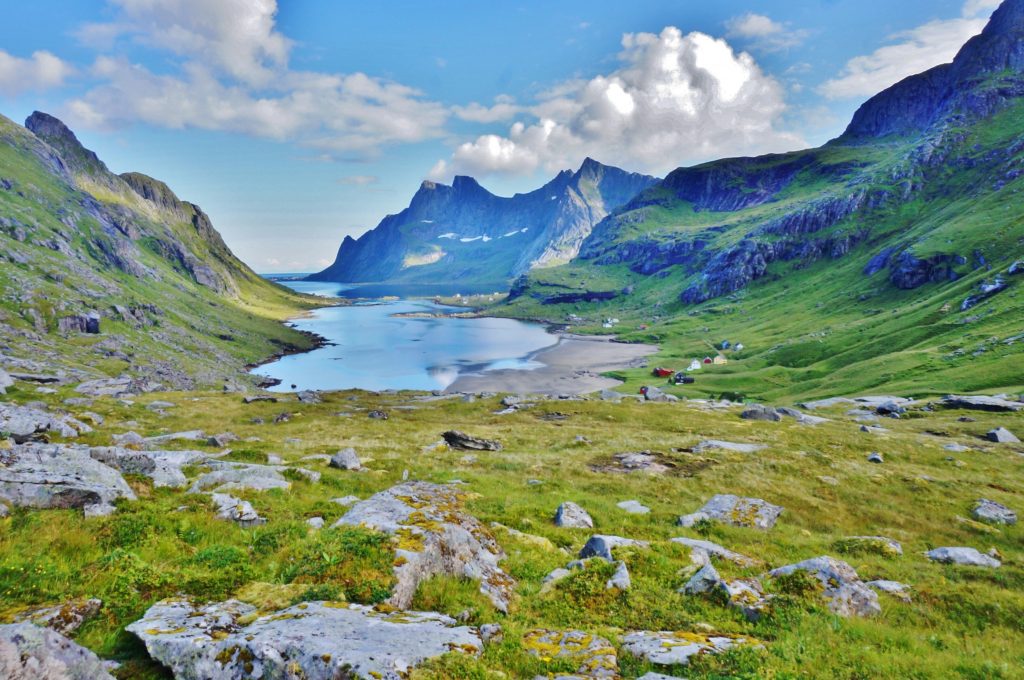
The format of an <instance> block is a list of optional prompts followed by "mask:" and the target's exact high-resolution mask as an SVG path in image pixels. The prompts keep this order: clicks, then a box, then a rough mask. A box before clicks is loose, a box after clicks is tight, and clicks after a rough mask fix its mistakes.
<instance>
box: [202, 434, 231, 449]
mask: <svg viewBox="0 0 1024 680" xmlns="http://www.w3.org/2000/svg"><path fill="white" fill-rule="evenodd" d="M237 441H238V436H237V435H235V434H234V433H232V432H222V433H220V434H215V435H211V436H209V437H207V439H206V444H207V446H215V447H217V448H219V449H223V448H224V447H226V446H227V445H228V444H231V443H232V442H237Z"/></svg>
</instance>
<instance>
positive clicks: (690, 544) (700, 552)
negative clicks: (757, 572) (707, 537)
mask: <svg viewBox="0 0 1024 680" xmlns="http://www.w3.org/2000/svg"><path fill="white" fill-rule="evenodd" d="M670 540H671V542H672V543H677V544H679V545H683V546H686V547H687V548H689V549H690V560H691V561H692V562H693V563H694V564H701V565H704V564H708V563H709V562H710V561H711V558H712V557H717V558H720V559H723V560H728V561H729V562H732V563H733V564H738V565H739V566H741V567H752V566H754V565H756V564H758V562H757V560H755V559H753V558H751V557H747V556H746V555H741V554H739V553H738V552H733V551H732V550H729V549H728V548H723V547H722V546H720V545H718V544H717V543H712V542H711V541H704V540H701V539H699V538H685V537H681V538H673V539H670Z"/></svg>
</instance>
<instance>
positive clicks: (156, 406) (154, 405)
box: [146, 401, 178, 411]
mask: <svg viewBox="0 0 1024 680" xmlns="http://www.w3.org/2000/svg"><path fill="white" fill-rule="evenodd" d="M177 406H178V405H177V404H173V403H171V402H169V401H151V402H149V403H148V404H146V408H147V409H148V410H150V411H163V410H165V409H169V408H176V407H177Z"/></svg>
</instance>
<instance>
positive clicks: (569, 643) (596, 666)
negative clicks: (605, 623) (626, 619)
mask: <svg viewBox="0 0 1024 680" xmlns="http://www.w3.org/2000/svg"><path fill="white" fill-rule="evenodd" d="M523 649H525V650H526V652H527V653H529V654H531V655H533V656H535V657H539V658H541V659H544V660H552V659H558V660H561V661H568V662H569V663H570V664H573V665H576V664H578V668H577V669H576V674H577V675H578V676H582V677H584V678H619V677H620V676H619V663H618V658H617V656H616V654H615V647H613V646H612V644H611V643H610V642H608V640H605V639H604V638H602V637H598V636H597V635H591V634H590V633H586V632H584V631H581V630H547V629H536V630H531V631H529V632H528V633H526V635H524V636H523Z"/></svg>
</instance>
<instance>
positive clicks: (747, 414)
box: [740, 404, 782, 422]
mask: <svg viewBox="0 0 1024 680" xmlns="http://www.w3.org/2000/svg"><path fill="white" fill-rule="evenodd" d="M740 418H743V419H744V420H765V421H771V422H778V421H780V420H782V416H781V415H780V414H779V412H778V411H776V410H775V409H774V408H772V407H771V406H765V405H764V404H751V405H750V406H748V407H747V408H745V409H744V410H743V412H742V413H740Z"/></svg>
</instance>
